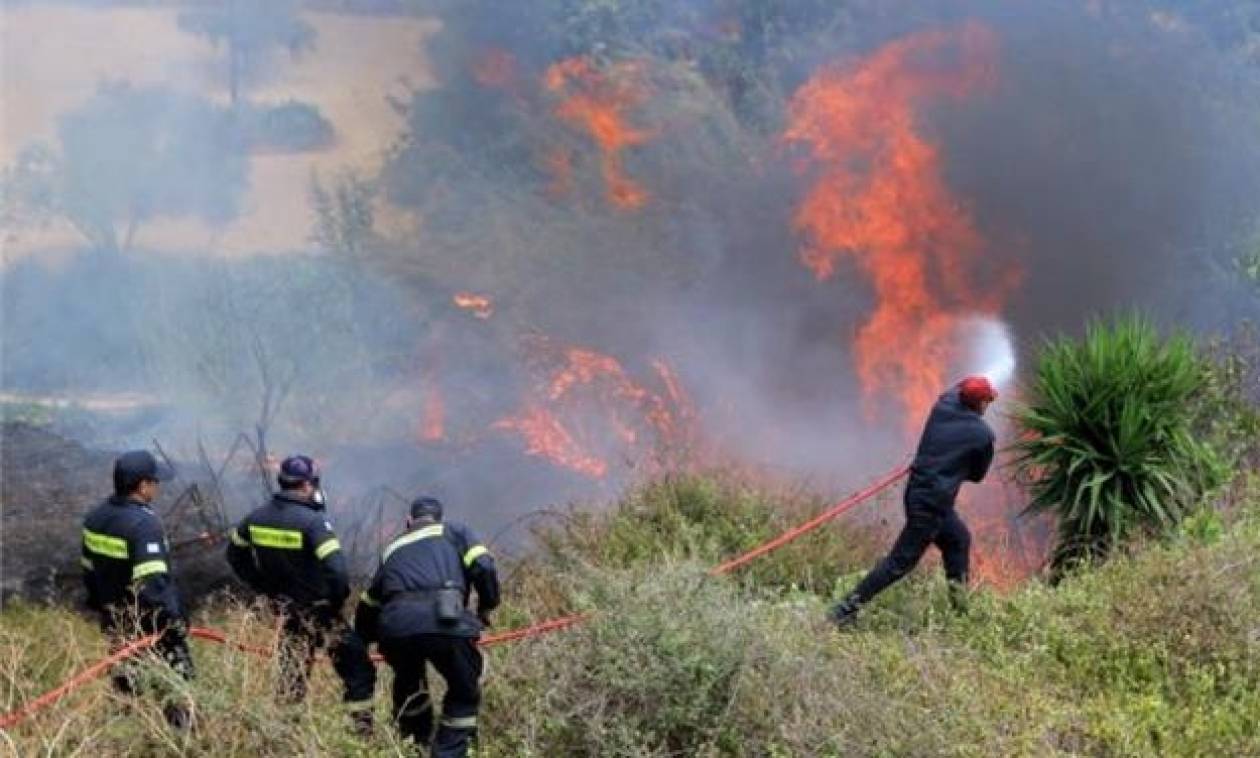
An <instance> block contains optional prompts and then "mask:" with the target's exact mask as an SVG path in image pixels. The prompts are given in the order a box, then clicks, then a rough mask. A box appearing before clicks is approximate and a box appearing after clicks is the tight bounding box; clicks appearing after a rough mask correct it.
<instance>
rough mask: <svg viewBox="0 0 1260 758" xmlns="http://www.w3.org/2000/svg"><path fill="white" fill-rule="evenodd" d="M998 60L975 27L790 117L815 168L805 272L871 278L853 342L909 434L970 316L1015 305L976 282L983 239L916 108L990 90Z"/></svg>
mask: <svg viewBox="0 0 1260 758" xmlns="http://www.w3.org/2000/svg"><path fill="white" fill-rule="evenodd" d="M996 51H997V43H996V39H995V37H994V35H993V33H992V32H991V31H989V30H988V29H987V28H985V27H983V26H980V25H978V24H968V25H965V26H963V27H961V28H958V29H953V30H937V31H928V32H923V33H919V34H914V35H911V36H909V37H906V38H904V39H901V40H898V41H895V42H892V43H890V44H888V45H885V46H884V47H882V48H880V49H879V50H877V51H875V52H874V53H873V54H871V55H870V56H869V57H867V58H865V59H864V60H862V61H860V62H858V63H857V64H856V65H852V66H836V67H831V68H827V69H824V70H823V71H821V72H820V73H818V74H816V75H815V76H814V77H812V78H811V79H810V80H809V81H808V82H807V83H806V84H805V85H804V86H802V87H801V89H800V90H799V91H797V93H796V94H795V96H794V97H793V99H792V102H791V105H790V108H789V122H788V128H787V130H786V132H785V134H784V138H785V139H786V140H788V141H789V142H791V143H794V144H798V145H801V146H802V147H803V148H804V150H805V152H806V154H807V155H808V156H809V157H810V158H811V159H812V162H813V164H814V166H815V167H816V168H817V171H818V175H817V178H816V180H815V181H814V183H813V186H812V187H811V189H810V190H809V192H808V194H807V196H806V197H805V199H804V201H803V203H802V204H801V206H800V207H799V209H798V210H797V213H796V215H795V218H794V219H793V226H794V228H795V229H796V230H797V231H799V232H801V233H802V234H804V235H805V237H806V240H807V242H806V246H805V247H804V249H803V250H802V251H801V253H800V257H801V262H802V263H803V264H804V265H805V266H807V267H808V268H809V269H810V270H811V271H813V272H814V275H815V276H816V277H817V278H818V279H820V280H825V279H828V278H830V277H832V276H834V275H835V273H836V267H837V266H838V265H839V264H840V262H841V261H842V260H844V259H845V258H848V259H851V260H853V261H854V262H856V264H857V265H858V266H859V267H860V268H861V269H862V270H863V271H864V272H865V273H866V274H867V275H868V276H869V277H870V279H871V282H872V284H873V287H874V290H875V295H876V298H877V305H876V307H875V311H874V313H873V314H871V316H870V318H869V320H868V321H867V322H866V323H865V324H864V325H863V326H862V327H861V329H860V331H859V333H858V335H857V339H856V342H855V345H854V353H855V357H856V360H857V371H858V376H859V379H860V380H861V383H862V387H863V390H864V392H865V394H866V397H867V399H868V410H869V409H870V407H871V406H870V404H869V403H870V401H871V400H872V399H873V398H874V397H875V396H876V394H877V393H878V394H879V395H883V394H884V393H885V392H887V391H892V392H895V393H896V395H897V396H898V397H899V399H900V403H901V406H902V408H903V410H904V411H905V418H906V420H907V428H908V429H909V430H913V429H914V428H916V427H917V424H918V423H919V421H920V419H921V417H922V415H923V413H924V412H926V410H927V409H928V408H929V407H930V406H931V404H932V402H933V401H934V400H935V398H936V396H937V394H938V393H939V392H940V390H941V388H942V386H943V385H944V382H945V379H946V378H945V376H944V371H945V369H946V364H947V361H948V358H949V355H947V351H948V350H949V341H950V340H949V337H950V335H951V332H952V331H953V330H954V329H955V328H956V327H957V324H958V320H959V318H960V317H962V316H964V315H967V314H968V313H973V312H976V311H979V312H982V313H985V312H992V311H994V310H996V309H997V308H998V306H999V305H1000V303H1001V300H1002V298H1003V297H1004V292H1000V291H999V292H995V293H991V294H988V295H987V296H986V295H983V294H982V293H981V292H979V290H980V289H981V287H980V286H979V285H978V284H976V283H975V282H974V277H973V276H972V271H973V267H974V266H975V263H976V261H977V260H978V258H979V257H980V254H981V253H982V252H983V249H984V240H983V239H982V238H981V236H980V234H979V233H978V232H977V231H976V229H975V226H974V223H973V221H972V218H971V215H970V214H969V213H968V212H967V210H966V209H965V208H963V207H961V205H960V204H959V203H958V202H957V201H956V200H954V198H953V197H952V196H951V195H950V193H949V190H948V189H947V187H946V186H945V181H944V179H943V178H942V171H941V161H940V158H939V157H938V155H937V150H936V147H935V146H934V145H933V144H932V143H931V142H929V141H928V140H927V139H925V138H924V137H923V136H921V135H920V134H919V133H918V131H917V130H916V127H917V124H916V113H915V108H916V107H917V106H918V105H920V104H922V103H923V102H924V101H926V100H929V99H933V98H942V97H953V98H965V97H967V96H970V95H972V94H973V93H975V92H976V91H979V90H982V89H985V88H989V87H991V86H992V85H993V84H994V80H995V75H994V65H995V59H996V55H997V53H996ZM999 289H1001V288H999Z"/></svg>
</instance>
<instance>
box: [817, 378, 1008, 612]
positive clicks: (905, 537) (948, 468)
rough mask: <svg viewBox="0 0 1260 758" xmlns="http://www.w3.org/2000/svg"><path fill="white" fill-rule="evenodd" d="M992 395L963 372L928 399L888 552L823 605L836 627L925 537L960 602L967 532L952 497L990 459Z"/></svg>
mask: <svg viewBox="0 0 1260 758" xmlns="http://www.w3.org/2000/svg"><path fill="white" fill-rule="evenodd" d="M996 399H997V390H995V389H994V388H993V385H992V384H990V383H989V380H988V379H987V378H985V377H983V376H969V377H967V378H966V379H964V380H962V381H961V382H959V383H958V385H957V386H955V387H953V388H952V389H950V390H949V391H947V392H946V393H945V394H943V395H941V397H940V398H939V399H938V400H937V401H936V405H935V406H933V408H932V413H931V414H930V415H929V416H928V420H927V424H926V426H925V427H924V429H923V436H922V437H921V438H920V440H919V448H918V450H917V451H916V453H915V457H914V461H913V462H912V463H911V464H910V480H909V481H908V482H907V483H906V492H905V498H904V503H905V510H906V525H905V527H904V528H903V529H902V530H901V534H900V535H899V536H898V537H897V541H896V542H895V543H894V544H893V548H892V550H891V551H890V552H889V554H888V556H887V557H886V558H884V559H883V560H882V561H880V562H879V564H878V565H876V566H875V568H873V569H872V570H871V571H870V573H868V574H867V575H866V577H865V578H864V579H863V580H862V581H861V582H860V583H859V584H858V586H857V587H856V588H855V589H854V590H853V592H852V593H850V594H849V596H848V597H846V598H845V599H844V600H843V601H842V602H841V603H840V604H839V605H837V606H836V607H835V608H833V609H832V610H831V613H830V618H831V621H832V622H833V623H835V624H836V626H838V627H841V628H843V627H846V626H848V625H850V624H852V623H853V621H854V620H855V619H856V617H857V614H858V610H859V609H860V608H861V607H862V605H864V604H865V603H867V602H869V601H870V599H871V598H873V597H875V595H877V594H879V593H880V592H882V591H884V590H885V589H887V588H888V586H889V585H891V584H893V583H894V582H896V581H897V580H899V579H901V578H902V577H903V576H905V575H906V574H908V573H910V571H911V569H913V568H914V567H915V566H916V565H918V563H919V559H920V558H922V557H923V554H924V553H925V552H927V549H928V546H930V545H933V544H934V545H936V546H937V547H938V548H940V551H941V558H942V561H943V562H944V564H945V578H946V579H948V580H949V582H950V597H951V599H952V600H953V601H954V604H955V607H956V608H960V609H961V607H962V596H963V594H964V591H965V587H966V584H967V573H968V564H969V562H970V553H971V533H970V532H968V531H967V525H966V524H964V523H963V521H962V519H960V518H959V517H958V512H957V511H956V510H954V499H955V498H956V497H957V496H958V490H959V489H960V488H961V487H962V483H963V482H964V481H968V482H979V481H982V480H983V479H984V477H985V475H986V474H987V473H988V471H989V465H990V464H991V463H992V462H993V441H994V436H993V430H992V429H990V428H989V425H988V424H986V423H985V422H984V419H983V418H982V416H984V413H985V411H986V410H987V409H988V407H989V405H990V404H991V403H992V402H993V401H994V400H996Z"/></svg>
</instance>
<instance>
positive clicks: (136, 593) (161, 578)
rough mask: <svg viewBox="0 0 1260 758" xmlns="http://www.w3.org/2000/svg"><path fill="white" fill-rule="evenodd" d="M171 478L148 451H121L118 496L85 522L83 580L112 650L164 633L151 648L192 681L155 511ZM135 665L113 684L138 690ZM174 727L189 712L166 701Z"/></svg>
mask: <svg viewBox="0 0 1260 758" xmlns="http://www.w3.org/2000/svg"><path fill="white" fill-rule="evenodd" d="M162 478H166V472H160V471H159V468H158V463H157V460H155V459H154V457H153V456H152V455H151V454H150V453H148V452H146V451H144V450H134V451H131V452H128V453H124V454H122V455H121V456H119V458H118V459H117V460H116V461H115V462H114V495H113V497H110V498H109V499H107V500H105V501H104V502H103V503H101V504H100V505H98V506H96V507H95V508H93V509H92V511H91V513H89V514H88V515H87V517H86V518H84V519H83V555H82V557H81V558H80V561H81V562H82V564H83V568H84V574H83V580H84V583H85V584H86V585H87V595H88V605H89V606H90V607H91V608H92V609H93V610H95V611H96V612H97V613H99V614H100V621H101V630H102V631H103V632H104V633H105V635H106V636H107V637H109V639H110V642H111V645H112V649H115V650H116V649H118V648H120V647H122V646H123V645H125V644H126V643H127V642H129V641H131V640H134V639H137V638H139V637H144V636H148V635H151V634H159V635H161V636H160V637H159V638H158V640H157V642H156V643H155V644H154V645H153V650H154V651H155V652H156V653H157V654H158V655H159V656H160V657H161V658H162V659H163V660H164V661H166V663H167V664H168V665H169V666H170V667H171V668H172V669H174V670H175V671H176V672H177V673H179V675H180V676H182V677H184V678H185V679H191V678H192V676H193V662H192V655H191V654H190V653H189V651H188V637H187V629H188V621H187V616H186V615H185V613H184V604H183V601H182V599H181V597H180V594H179V588H178V587H177V586H176V585H175V580H174V579H173V578H172V576H171V565H170V558H169V556H168V555H167V553H168V550H169V546H168V545H167V542H166V535H165V533H164V532H163V531H162V523H161V521H159V520H158V517H157V514H155V513H154V512H153V510H152V508H151V507H150V506H151V504H152V503H153V501H154V500H155V499H156V498H157V496H158V488H159V485H158V482H159V480H160V479H162ZM137 673H138V672H137V671H136V669H135V668H134V666H133V665H130V663H124V664H123V665H121V666H119V667H118V668H117V669H115V671H114V674H113V677H112V679H113V683H114V686H115V687H116V688H117V689H118V690H120V691H122V692H125V693H128V694H134V693H137V692H138V691H139V689H140V682H139V679H138V678H137ZM164 711H165V715H166V719H167V721H168V722H170V723H171V725H172V726H176V727H180V728H183V727H185V726H187V725H188V722H189V711H188V710H187V709H186V708H185V707H183V706H182V705H179V704H175V703H168V704H166V706H165V707H164Z"/></svg>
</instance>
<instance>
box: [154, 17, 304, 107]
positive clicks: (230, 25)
mask: <svg viewBox="0 0 1260 758" xmlns="http://www.w3.org/2000/svg"><path fill="white" fill-rule="evenodd" d="M178 23H179V28H180V29H183V30H184V31H186V32H188V33H190V34H195V35H197V36H199V37H204V38H206V39H208V40H209V41H210V42H211V44H213V45H214V46H215V47H219V46H220V45H222V46H224V47H225V48H226V51H227V64H228V95H229V96H230V97H231V99H232V104H233V105H236V104H237V103H238V102H239V101H240V96H241V89H242V87H243V86H244V84H245V83H246V81H247V80H248V79H249V78H250V77H251V76H252V75H255V74H257V72H258V71H259V70H260V69H261V68H262V67H264V66H265V65H266V64H267V63H268V62H269V61H270V59H271V56H272V55H273V53H275V52H276V51H277V49H285V50H288V51H289V55H291V56H294V57H296V56H298V55H301V54H302V53H304V52H307V51H309V50H311V49H312V48H314V46H315V27H313V26H311V25H310V24H309V23H307V22H306V21H305V20H303V19H302V17H301V15H300V14H299V13H298V4H297V2H296V0H266V1H265V2H260V0H210V1H209V2H205V3H203V4H202V5H201V6H200V7H198V8H196V9H193V10H188V11H185V12H183V13H181V14H179V19H178Z"/></svg>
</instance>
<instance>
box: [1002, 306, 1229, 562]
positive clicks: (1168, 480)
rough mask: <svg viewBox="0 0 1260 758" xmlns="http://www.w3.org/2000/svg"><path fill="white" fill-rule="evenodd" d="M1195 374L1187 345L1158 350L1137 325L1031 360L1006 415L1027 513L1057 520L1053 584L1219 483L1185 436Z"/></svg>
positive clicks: (1168, 521)
mask: <svg viewBox="0 0 1260 758" xmlns="http://www.w3.org/2000/svg"><path fill="white" fill-rule="evenodd" d="M1203 372H1204V364H1203V362H1202V360H1201V359H1200V358H1199V356H1198V355H1197V354H1196V351H1195V348H1194V345H1193V343H1192V342H1191V340H1190V338H1189V337H1187V336H1185V335H1181V334H1179V335H1175V336H1173V337H1171V338H1169V339H1167V340H1162V339H1161V338H1160V335H1159V333H1158V332H1157V330H1156V329H1155V327H1154V326H1153V325H1152V324H1151V323H1150V322H1149V321H1147V320H1145V319H1143V318H1140V317H1137V316H1132V317H1125V318H1121V319H1118V320H1116V321H1114V322H1112V323H1110V324H1107V323H1101V322H1095V323H1093V324H1091V325H1090V327H1089V328H1088V330H1087V333H1086V336H1085V339H1084V341H1076V340H1072V339H1068V338H1058V339H1055V340H1051V341H1049V342H1048V343H1047V344H1046V345H1045V346H1044V347H1043V348H1042V350H1041V352H1040V355H1039V356H1038V361H1037V366H1036V372H1035V376H1034V379H1033V382H1032V385H1031V387H1029V388H1028V389H1027V391H1026V394H1025V397H1024V398H1023V403H1022V404H1020V405H1019V406H1017V408H1016V410H1015V412H1014V417H1015V420H1016V422H1017V423H1018V425H1019V427H1020V429H1021V434H1020V439H1019V441H1018V442H1017V443H1015V445H1014V446H1013V447H1014V450H1015V452H1016V458H1015V460H1016V465H1017V467H1018V470H1019V472H1020V474H1021V475H1022V478H1023V479H1024V481H1027V482H1029V483H1030V485H1029V486H1030V488H1031V495H1032V501H1031V504H1030V505H1029V506H1028V509H1027V510H1028V512H1032V513H1047V512H1048V513H1051V514H1053V515H1054V516H1055V518H1056V519H1057V521H1058V528H1057V544H1056V545H1055V550H1054V554H1053V557H1052V559H1051V575H1052V578H1054V579H1057V578H1059V577H1061V576H1062V575H1063V573H1064V572H1065V571H1066V570H1068V569H1070V568H1072V567H1074V566H1076V565H1079V564H1081V563H1082V562H1087V561H1091V560H1097V559H1100V558H1104V557H1106V555H1107V554H1108V553H1109V552H1110V551H1111V550H1112V549H1113V548H1114V547H1115V546H1117V545H1118V544H1120V543H1122V542H1123V541H1124V540H1125V539H1127V538H1129V537H1131V536H1132V535H1134V534H1135V533H1143V532H1144V533H1152V532H1154V533H1158V532H1161V531H1163V530H1166V529H1168V528H1169V527H1172V526H1174V525H1176V524H1177V523H1179V522H1180V520H1181V519H1182V517H1183V516H1184V515H1185V514H1186V513H1187V512H1188V511H1189V510H1190V509H1192V508H1193V507H1194V506H1196V505H1197V504H1198V503H1199V502H1201V501H1202V499H1203V497H1204V496H1205V494H1206V493H1207V492H1208V491H1210V490H1211V489H1213V488H1214V487H1216V486H1218V485H1219V484H1220V483H1221V482H1222V481H1223V480H1224V478H1225V472H1224V470H1223V469H1224V466H1223V465H1222V464H1221V463H1220V461H1219V459H1218V457H1217V455H1216V454H1215V452H1214V451H1213V449H1212V448H1211V447H1210V446H1209V445H1208V444H1207V443H1206V442H1204V441H1202V440H1199V439H1197V438H1196V437H1195V435H1194V434H1193V433H1192V424H1193V420H1194V410H1195V402H1194V401H1195V396H1196V393H1197V392H1198V390H1199V388H1200V386H1201V379H1202V377H1203Z"/></svg>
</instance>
